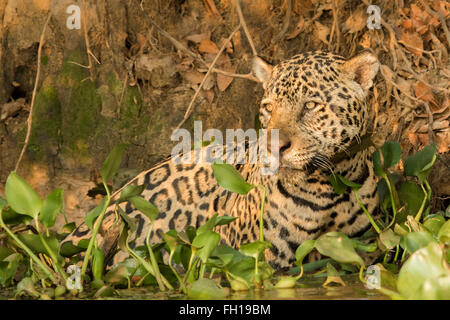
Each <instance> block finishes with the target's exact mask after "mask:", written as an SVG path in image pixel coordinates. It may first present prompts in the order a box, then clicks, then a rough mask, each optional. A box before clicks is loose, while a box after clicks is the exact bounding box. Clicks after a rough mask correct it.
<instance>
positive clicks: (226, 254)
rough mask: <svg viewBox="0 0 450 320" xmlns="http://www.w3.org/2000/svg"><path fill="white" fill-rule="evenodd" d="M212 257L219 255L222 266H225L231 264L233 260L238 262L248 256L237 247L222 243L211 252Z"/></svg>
mask: <svg viewBox="0 0 450 320" xmlns="http://www.w3.org/2000/svg"><path fill="white" fill-rule="evenodd" d="M211 257H217V258H218V259H220V260H221V267H222V268H224V267H226V266H227V265H229V264H230V263H231V262H232V261H234V262H237V261H239V260H241V259H242V258H245V257H246V256H245V255H243V254H242V253H241V252H239V251H237V250H236V249H234V248H232V247H230V246H228V245H226V244H220V245H218V246H217V247H215V248H214V250H213V252H212V253H211Z"/></svg>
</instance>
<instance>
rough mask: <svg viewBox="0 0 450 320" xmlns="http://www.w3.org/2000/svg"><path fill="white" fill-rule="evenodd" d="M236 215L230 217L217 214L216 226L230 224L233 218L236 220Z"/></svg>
mask: <svg viewBox="0 0 450 320" xmlns="http://www.w3.org/2000/svg"><path fill="white" fill-rule="evenodd" d="M236 219H237V217H230V216H218V217H217V218H216V224H215V225H216V227H217V226H223V225H226V224H230V223H231V222H233V221H234V220H236Z"/></svg>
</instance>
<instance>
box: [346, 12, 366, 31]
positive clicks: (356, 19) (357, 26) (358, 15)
mask: <svg viewBox="0 0 450 320" xmlns="http://www.w3.org/2000/svg"><path fill="white" fill-rule="evenodd" d="M366 22H367V13H366V11H365V10H364V9H363V8H359V9H357V10H355V11H353V12H352V13H351V14H350V16H349V17H348V18H347V20H345V22H344V25H343V29H342V31H344V32H347V33H355V32H358V31H360V30H362V29H363V28H365V27H366Z"/></svg>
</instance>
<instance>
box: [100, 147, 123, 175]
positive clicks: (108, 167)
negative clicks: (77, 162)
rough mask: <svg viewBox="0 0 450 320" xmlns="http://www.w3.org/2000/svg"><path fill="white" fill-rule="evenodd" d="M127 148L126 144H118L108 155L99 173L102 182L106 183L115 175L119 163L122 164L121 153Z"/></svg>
mask: <svg viewBox="0 0 450 320" xmlns="http://www.w3.org/2000/svg"><path fill="white" fill-rule="evenodd" d="M127 146H128V145H127V144H123V143H121V144H118V145H116V146H114V148H113V149H112V151H111V152H110V153H109V155H108V157H107V158H106V160H105V162H104V163H103V166H102V169H101V171H100V174H101V176H102V179H103V182H105V183H106V181H108V180H110V179H112V178H113V177H114V176H115V175H116V173H117V170H119V168H120V163H121V162H122V155H123V152H124V150H125V148H126V147H127Z"/></svg>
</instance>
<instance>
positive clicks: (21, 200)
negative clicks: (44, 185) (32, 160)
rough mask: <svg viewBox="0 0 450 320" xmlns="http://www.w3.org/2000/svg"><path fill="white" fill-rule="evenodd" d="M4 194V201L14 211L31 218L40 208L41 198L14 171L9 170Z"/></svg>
mask: <svg viewBox="0 0 450 320" xmlns="http://www.w3.org/2000/svg"><path fill="white" fill-rule="evenodd" d="M5 195H6V201H8V204H9V205H10V206H11V208H12V209H13V210H14V211H15V212H17V213H20V214H24V215H27V216H30V217H31V218H33V219H34V218H35V217H36V216H37V215H38V214H39V211H40V210H41V208H42V199H41V198H40V197H39V196H38V194H37V193H36V191H34V190H33V188H31V186H30V185H29V184H28V183H27V182H26V181H25V180H24V179H22V178H21V177H19V176H18V175H17V174H16V173H15V172H11V173H10V174H9V176H8V179H7V180H6V186H5Z"/></svg>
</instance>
